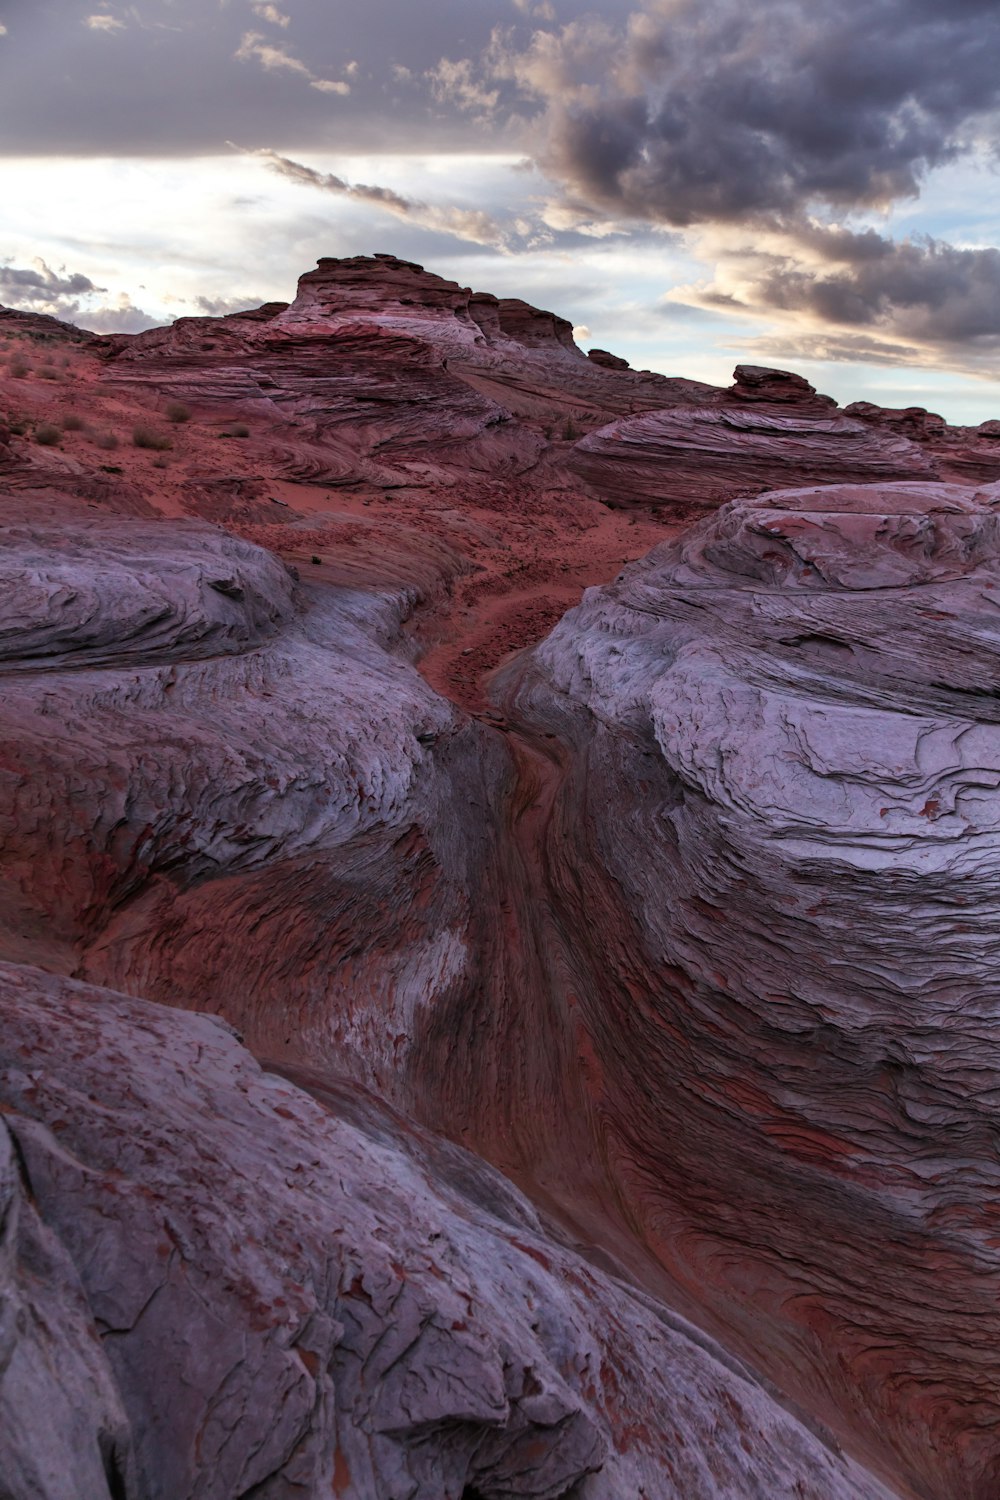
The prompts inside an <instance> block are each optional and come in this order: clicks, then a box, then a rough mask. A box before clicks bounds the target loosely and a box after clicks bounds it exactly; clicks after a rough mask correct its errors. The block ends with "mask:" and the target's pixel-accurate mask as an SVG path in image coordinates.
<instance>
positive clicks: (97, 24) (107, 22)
mask: <svg viewBox="0 0 1000 1500" xmlns="http://www.w3.org/2000/svg"><path fill="white" fill-rule="evenodd" d="M83 24H84V26H87V27H89V29H90V30H91V31H124V29H125V22H124V21H119V20H118V18H117V16H86V17H85V18H84V22H83Z"/></svg>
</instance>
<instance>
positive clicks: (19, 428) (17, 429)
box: [10, 419, 28, 437]
mask: <svg viewBox="0 0 1000 1500" xmlns="http://www.w3.org/2000/svg"><path fill="white" fill-rule="evenodd" d="M10 430H11V432H12V433H13V434H14V436H15V437H24V434H25V433H26V432H27V430H28V424H27V422H22V421H21V420H20V419H18V420H17V421H16V422H11V423H10Z"/></svg>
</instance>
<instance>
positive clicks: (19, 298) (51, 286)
mask: <svg viewBox="0 0 1000 1500" xmlns="http://www.w3.org/2000/svg"><path fill="white" fill-rule="evenodd" d="M106 291H107V287H103V286H95V285H94V283H93V282H92V281H91V279H90V277H89V276H84V275H82V274H81V273H80V272H79V271H74V272H67V271H66V270H65V269H62V270H59V271H53V270H52V268H51V267H50V266H47V265H46V264H45V262H44V261H37V262H36V263H35V265H34V266H10V265H7V266H3V265H0V303H3V304H5V305H6V306H8V307H15V308H18V309H19V310H21V311H26V312H36V313H45V314H47V315H48V316H49V317H53V318H60V319H62V321H63V322H65V323H75V324H77V326H78V327H81V328H89V329H90V330H91V331H92V332H94V333H139V332H140V331H141V330H142V329H143V328H153V327H155V326H156V322H157V320H156V319H155V318H151V317H150V316H149V314H148V313H146V312H143V310H142V308H141V307H136V306H135V305H134V304H133V303H132V302H131V301H130V299H129V298H128V297H122V298H120V299H119V300H118V303H117V305H115V306H113V307H106V306H105V307H93V306H88V307H86V308H84V306H83V304H81V301H80V299H81V298H90V297H92V296H96V295H99V294H101V293H103V292H106Z"/></svg>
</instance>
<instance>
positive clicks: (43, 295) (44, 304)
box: [0, 261, 106, 312]
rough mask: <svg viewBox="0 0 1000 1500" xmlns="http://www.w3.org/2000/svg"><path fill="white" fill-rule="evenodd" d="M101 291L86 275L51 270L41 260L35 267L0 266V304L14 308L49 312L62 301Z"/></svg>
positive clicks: (102, 289) (103, 288)
mask: <svg viewBox="0 0 1000 1500" xmlns="http://www.w3.org/2000/svg"><path fill="white" fill-rule="evenodd" d="M105 290H106V288H105V287H100V286H95V285H94V283H93V282H92V281H91V279H90V277H89V276H82V275H80V273H79V272H75V273H73V274H72V275H67V273H66V272H65V271H61V272H60V271H53V270H52V269H51V268H50V267H49V266H47V265H46V264H45V262H44V261H39V262H38V263H37V265H35V266H0V302H6V303H8V304H10V305H15V304H16V305H17V306H18V307H28V308H34V309H35V310H38V311H42V312H49V311H50V310H51V309H52V308H53V307H55V306H56V305H61V304H62V303H63V302H64V301H65V299H66V298H77V297H81V296H83V295H84V293H86V292H103V291H105Z"/></svg>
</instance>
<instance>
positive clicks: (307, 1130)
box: [0, 965, 888, 1500]
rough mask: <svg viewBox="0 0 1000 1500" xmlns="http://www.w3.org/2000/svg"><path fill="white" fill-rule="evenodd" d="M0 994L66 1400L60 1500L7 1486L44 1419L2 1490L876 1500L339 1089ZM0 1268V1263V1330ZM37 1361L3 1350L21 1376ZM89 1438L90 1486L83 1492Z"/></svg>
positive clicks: (489, 1179) (478, 1175)
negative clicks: (45, 1251)
mask: <svg viewBox="0 0 1000 1500" xmlns="http://www.w3.org/2000/svg"><path fill="white" fill-rule="evenodd" d="M0 996H2V1004H3V1010H4V1028H3V1032H2V1036H0V1107H2V1109H3V1113H4V1120H5V1132H4V1135H3V1137H2V1141H3V1143H4V1149H5V1150H6V1149H7V1144H8V1142H9V1140H10V1139H13V1140H14V1141H16V1143H17V1149H18V1153H19V1156H20V1159H21V1162H22V1175H23V1180H24V1183H25V1187H24V1188H22V1189H20V1193H21V1195H22V1197H23V1194H24V1193H25V1192H28V1191H30V1195H31V1199H32V1202H33V1204H34V1206H35V1207H34V1209H33V1211H32V1220H33V1223H34V1222H35V1215H36V1214H37V1216H38V1218H39V1219H40V1220H41V1221H42V1222H43V1223H44V1225H45V1229H44V1230H43V1231H38V1230H37V1229H36V1230H34V1231H33V1232H34V1233H36V1234H37V1233H39V1232H41V1233H43V1234H44V1235H45V1236H47V1238H48V1240H49V1241H52V1240H54V1239H55V1237H56V1236H58V1240H59V1242H60V1255H61V1258H60V1259H59V1260H58V1274H59V1275H60V1277H61V1278H62V1280H63V1282H64V1283H65V1284H66V1285H67V1286H68V1288H69V1290H68V1291H67V1293H66V1305H65V1312H64V1319H65V1321H64V1325H63V1327H62V1328H61V1329H60V1330H59V1332H60V1333H61V1335H62V1343H63V1349H64V1350H66V1346H67V1344H68V1345H69V1349H68V1350H67V1352H66V1353H64V1355H63V1358H66V1357H68V1355H69V1354H71V1353H74V1352H75V1353H76V1354H77V1357H78V1358H79V1359H80V1360H81V1361H83V1360H85V1359H89V1366H87V1367H85V1369H84V1370H82V1371H81V1372H80V1375H81V1378H83V1377H84V1376H91V1375H92V1376H93V1378H92V1380H91V1381H89V1382H88V1383H86V1384H84V1385H82V1386H81V1389H82V1390H86V1391H88V1392H89V1393H90V1395H91V1405H90V1408H89V1409H87V1408H84V1409H81V1410H79V1411H77V1412H73V1413H68V1414H67V1415H66V1422H67V1424H68V1423H69V1421H70V1418H71V1419H72V1422H73V1424H74V1429H75V1430H74V1432H73V1434H72V1435H73V1436H74V1437H75V1439H76V1441H77V1442H78V1444H79V1446H78V1449H77V1452H78V1456H79V1463H78V1465H77V1468H78V1478H77V1484H76V1487H75V1488H74V1487H70V1486H67V1485H62V1486H60V1485H59V1484H58V1483H55V1484H41V1485H38V1486H36V1487H35V1488H31V1487H29V1485H27V1484H23V1483H20V1482H19V1481H18V1480H17V1479H16V1478H15V1482H14V1486H13V1488H12V1489H11V1488H10V1487H9V1485H10V1476H12V1475H13V1476H18V1475H20V1474H21V1473H22V1471H23V1472H27V1468H26V1467H25V1468H24V1469H23V1470H22V1467H21V1466H27V1465H28V1464H30V1463H34V1464H35V1465H36V1467H39V1466H41V1467H44V1464H45V1463H46V1461H49V1462H50V1465H51V1467H52V1468H53V1470H55V1471H58V1472H59V1473H61V1472H62V1469H63V1464H64V1463H65V1455H64V1453H63V1454H61V1453H60V1448H59V1444H60V1442H61V1441H62V1439H63V1433H62V1432H61V1431H60V1429H59V1426H58V1423H53V1422H52V1420H51V1417H50V1416H48V1417H47V1418H46V1423H45V1429H46V1430H45V1431H44V1432H43V1431H41V1430H40V1425H39V1424H38V1423H37V1421H36V1422H35V1424H32V1423H30V1422H29V1423H27V1424H22V1423H19V1422H16V1421H10V1422H5V1423H4V1424H3V1426H2V1427H0V1473H2V1474H3V1476H4V1480H3V1481H2V1482H0V1487H2V1484H4V1483H6V1484H7V1485H8V1489H7V1493H12V1494H14V1495H17V1496H21V1495H29V1494H38V1495H44V1496H46V1497H48V1496H53V1497H56V1496H59V1497H62V1496H64V1495H65V1496H67V1497H70V1496H72V1497H76V1496H78V1495H79V1496H81V1497H82V1496H84V1495H86V1496H88V1500H98V1497H103V1496H105V1495H107V1496H109V1497H112V1500H118V1497H121V1496H127V1497H131V1496H142V1497H145V1500H181V1497H188V1496H190V1497H205V1500H208V1497H212V1500H230V1497H234V1496H237V1495H240V1496H244V1495H250V1494H253V1495H259V1496H266V1497H286V1496H287V1497H290V1496H292V1495H303V1494H304V1495H309V1496H317V1497H318V1496H320V1495H329V1494H331V1493H332V1494H334V1495H342V1496H351V1497H357V1500H459V1497H461V1496H462V1495H463V1494H469V1493H475V1494H478V1495H480V1496H482V1497H484V1500H508V1497H512V1496H531V1497H535V1500H557V1497H561V1496H570V1495H572V1496H580V1497H586V1500H598V1497H609V1500H610V1497H616V1500H617V1497H621V1500H634V1497H635V1496H637V1495H640V1496H641V1495H648V1496H650V1497H652V1496H667V1495H670V1496H674V1495H676V1496H678V1497H680V1496H685V1497H691V1496H702V1495H704V1496H709V1495H711V1496H715V1495H731V1496H734V1497H735V1496H739V1497H744V1496H747V1497H756V1496H759V1497H760V1500H765V1497H771V1496H774V1495H776V1494H789V1495H791V1494H796V1493H797V1494H802V1495H809V1496H812V1497H816V1500H827V1497H829V1500H848V1497H852V1500H853V1497H861V1496H865V1497H871V1500H875V1497H879V1496H882V1495H883V1494H887V1493H888V1492H883V1491H882V1490H881V1488H880V1487H879V1486H878V1485H876V1484H875V1483H874V1481H872V1480H871V1479H870V1478H869V1477H867V1476H865V1475H863V1474H862V1472H861V1471H860V1470H857V1469H856V1468H855V1467H854V1466H853V1465H852V1464H851V1463H850V1462H848V1461H847V1460H845V1459H844V1458H843V1457H841V1456H840V1455H839V1454H838V1453H837V1452H836V1451H835V1450H831V1448H829V1447H827V1446H825V1445H824V1443H823V1442H821V1441H820V1440H819V1439H818V1438H817V1437H816V1436H814V1435H813V1433H812V1432H811V1431H809V1430H808V1429H807V1428H806V1427H805V1426H804V1425H803V1424H802V1423H801V1422H800V1421H798V1420H796V1418H795V1417H794V1416H792V1415H791V1414H790V1413H789V1412H787V1411H786V1410H784V1409H783V1408H782V1407H781V1406H780V1405H778V1404H777V1402H776V1401H775V1400H774V1399H773V1397H772V1396H771V1395H769V1394H768V1393H767V1391H766V1390H764V1389H763V1388H762V1387H761V1386H760V1384H759V1383H758V1382H756V1381H755V1380H754V1379H753V1378H752V1377H751V1376H750V1375H749V1374H748V1373H747V1372H746V1371H745V1370H743V1369H741V1368H740V1366H739V1365H738V1363H736V1362H735V1361H733V1360H732V1359H731V1358H730V1357H728V1356H726V1355H725V1354H724V1353H723V1352H722V1351H721V1350H720V1349H718V1348H717V1347H714V1346H713V1345H712V1344H711V1342H710V1341H709V1340H707V1339H706V1338H705V1337H704V1336H703V1335H700V1334H698V1333H697V1332H696V1331H695V1330H694V1329H693V1328H690V1327H687V1326H685V1325H684V1324H683V1322H682V1321H681V1320H679V1319H676V1318H671V1317H670V1316H669V1315H668V1314H666V1313H665V1311H664V1310H663V1309H661V1308H659V1307H658V1306H657V1305H656V1304H655V1303H652V1302H651V1301H650V1299H648V1298H646V1297H644V1296H642V1295H641V1294H638V1293H636V1292H635V1291H632V1290H630V1289H628V1288H627V1287H625V1286H624V1285H622V1284H620V1283H618V1282H615V1281H614V1280H612V1279H611V1278H609V1277H608V1276H606V1275H605V1274H603V1273H602V1272H600V1271H597V1270H596V1269H594V1268H593V1267H591V1266H589V1265H587V1264H586V1263H585V1262H583V1261H581V1260H580V1259H579V1258H578V1257H577V1256H576V1255H574V1254H573V1253H572V1252H571V1251H569V1250H568V1249H566V1248H565V1247H564V1246H563V1245H561V1244H560V1243H559V1242H558V1240H557V1239H554V1238H553V1236H552V1234H551V1233H550V1232H547V1230H546V1228H545V1226H544V1225H543V1223H542V1222H541V1221H540V1220H539V1218H538V1216H537V1214H536V1212H535V1211H534V1209H532V1208H531V1206H530V1205H529V1203H528V1202H527V1201H526V1200H525V1199H524V1198H522V1197H521V1195H520V1194H519V1193H517V1192H516V1191H515V1190H514V1189H513V1188H512V1187H511V1186H510V1184H509V1183H507V1182H506V1181H505V1179H504V1178H502V1177H500V1175H499V1174H498V1173H496V1172H494V1171H493V1170H492V1169H490V1168H489V1167H487V1166H485V1164H483V1163H482V1162H480V1161H479V1160H478V1159H477V1158H475V1157H472V1156H470V1155H469V1154H468V1153H467V1152H464V1151H462V1150H461V1149H460V1148H458V1147H454V1146H449V1145H447V1144H445V1143H444V1142H441V1141H440V1140H438V1139H436V1138H434V1137H432V1136H428V1135H427V1134H426V1133H425V1132H423V1131H421V1130H419V1129H418V1128H416V1127H414V1126H412V1125H410V1124H408V1123H407V1122H406V1121H405V1120H404V1119H402V1118H401V1117H400V1116H398V1115H396V1114H395V1113H394V1112H392V1111H390V1110H388V1109H387V1108H386V1107H385V1106H384V1105H381V1104H380V1103H379V1102H378V1101H377V1100H376V1099H375V1098H374V1097H373V1096H371V1095H370V1094H368V1093H366V1092H365V1091H364V1090H360V1089H358V1088H357V1086H355V1085H351V1084H347V1083H343V1082H342V1083H341V1084H340V1085H336V1084H333V1083H331V1082H330V1081H329V1079H328V1080H327V1082H326V1083H325V1085H321V1086H319V1087H318V1088H317V1089H316V1093H317V1095H318V1097H312V1096H311V1095H310V1094H308V1093H306V1092H305V1091H304V1090H303V1089H301V1088H299V1087H297V1086H296V1085H295V1084H294V1083H292V1082H290V1081H289V1080H288V1079H286V1078H282V1077H279V1076H277V1075H276V1074H274V1073H268V1072H264V1071H262V1070H261V1068H260V1067H259V1066H258V1064H257V1063H256V1062H255V1061H254V1060H253V1058H252V1057H251V1056H250V1054H249V1053H248V1052H247V1051H246V1050H245V1049H244V1048H243V1047H242V1046H241V1045H240V1044H239V1042H238V1041H237V1040H236V1039H235V1037H234V1036H233V1035H232V1034H231V1033H230V1032H229V1030H228V1029H227V1028H225V1027H224V1025H223V1024H222V1023H221V1022H218V1021H216V1020H214V1019H213V1018H210V1017H205V1016H196V1015H193V1014H191V1013H188V1012H184V1011H176V1010H174V1011H172V1010H167V1009H165V1008H163V1007H161V1006H157V1005H154V1004H150V1003H147V1002H144V1001H141V1000H135V999H130V998H127V997H125V996H122V995H116V994H113V993H111V992H109V991H102V990H97V989H94V988H92V987H89V986H86V985H80V984H77V983H74V982H72V981H69V980H59V979H55V978H53V977H51V976H48V975H45V974H42V973H41V972H39V971H33V970H30V969H27V968H24V967H20V966H13V965H2V966H0ZM2 1161H3V1162H4V1168H3V1170H4V1173H5V1175H4V1177H3V1178H2V1189H3V1191H4V1193H5V1194H6V1201H7V1202H8V1203H9V1201H10V1197H11V1195H12V1194H16V1193H17V1192H18V1191H19V1190H18V1188H17V1186H16V1183H15V1182H13V1181H12V1178H13V1177H14V1173H13V1170H12V1169H11V1168H10V1167H9V1165H8V1163H9V1161H10V1157H9V1155H5V1156H4V1157H3V1158H2ZM10 1233H11V1231H10V1230H9V1229H8V1230H7V1231H6V1234H7V1236H8V1237H9V1235H10ZM62 1247H65V1248H62ZM35 1259H36V1265H37V1255H36V1258H35ZM10 1261H11V1256H10V1246H9V1244H7V1243H5V1244H4V1261H3V1266H4V1276H5V1278H6V1279H5V1280H4V1282H3V1283H0V1286H2V1289H3V1294H4V1299H5V1300H4V1309H5V1313H7V1312H8V1311H9V1310H12V1306H13V1302H12V1296H13V1295H16V1292H15V1291H14V1289H13V1288H12V1286H11V1282H10ZM76 1277H78V1278H79V1283H78V1284H77V1283H76ZM78 1286H82V1288H83V1291H84V1292H85V1294H86V1298H87V1300H88V1302H89V1309H90V1314H91V1317H92V1319H93V1324H92V1327H91V1328H90V1329H89V1330H87V1329H85V1328H84V1327H83V1326H81V1319H80V1306H81V1304H82V1298H81V1296H80V1293H79V1290H78ZM56 1306H57V1307H59V1310H60V1311H61V1312H62V1311H63V1308H62V1304H56ZM15 1320H16V1314H15ZM9 1322H10V1318H9V1316H8V1317H7V1318H6V1319H5V1325H4V1329H5V1331H4V1345H2V1346H0V1348H3V1349H4V1350H5V1351H6V1358H7V1359H8V1360H10V1359H11V1355H10V1352H9V1349H10V1342H11V1336H10V1333H9V1331H8V1330H7V1328H6V1324H8V1323H9ZM95 1334H96V1335H99V1339H98V1338H97V1337H95ZM74 1338H75V1339H76V1340H77V1341H78V1342H79V1343H80V1344H81V1345H82V1348H81V1349H80V1350H79V1351H77V1350H75V1349H74V1345H73V1343H72V1339H74ZM38 1343H39V1340H38V1339H37V1337H36V1339H35V1341H34V1342H33V1343H31V1342H26V1341H25V1339H24V1336H23V1334H22V1335H21V1336H20V1339H19V1336H18V1334H17V1333H15V1334H14V1352H13V1358H14V1359H15V1360H20V1361H21V1368H22V1370H23V1367H24V1365H25V1364H26V1363H27V1362H28V1361H32V1360H34V1361H35V1362H36V1363H39V1362H41V1360H42V1358H43V1357H44V1354H45V1353H46V1350H45V1348H44V1346H43V1347H42V1348H41V1349H39V1348H38ZM109 1372H110V1375H111V1376H112V1377H113V1381H114V1382H115V1383H116V1384H117V1388H118V1390H119V1391H120V1393H121V1402H122V1405H123V1406H124V1409H125V1412H126V1413H127V1417H128V1427H127V1428H126V1427H125V1424H124V1422H123V1420H122V1414H121V1410H120V1408H119V1407H118V1406H117V1404H116V1402H115V1399H114V1385H113V1384H112V1381H111V1380H110V1379H109V1378H108V1377H109ZM43 1378H44V1371H42V1372H41V1373H40V1375H39V1378H38V1383H37V1385H36V1386H35V1388H34V1390H32V1391H29V1390H28V1388H27V1386H26V1385H25V1383H24V1381H23V1380H17V1381H15V1380H13V1379H12V1371H11V1367H10V1366H9V1365H8V1368H7V1370H6V1371H5V1372H4V1376H3V1378H2V1379H0V1401H5V1402H7V1403H9V1402H10V1400H11V1399H12V1398H13V1399H15V1400H16V1399H17V1398H18V1397H19V1396H20V1397H22V1398H23V1397H26V1396H28V1395H36V1396H37V1395H43V1394H45V1391H46V1388H45V1386H44V1385H43V1384H42V1380H43ZM102 1390H103V1391H104V1402H103V1403H101V1401H100V1399H99V1397H100V1393H101V1391H102ZM3 1409H4V1414H5V1415H7V1414H8V1412H9V1406H4V1408H3ZM15 1415H16V1413H15ZM109 1436H110V1437H112V1438H113V1441H114V1443H115V1450H114V1451H115V1452H116V1453H118V1454H119V1455H120V1467H119V1468H118V1470H117V1478H116V1480H115V1484H114V1485H112V1484H111V1483H110V1481H109V1482H107V1483H105V1482H102V1479H101V1477H99V1470H98V1469H97V1468H96V1467H95V1465H96V1461H97V1453H98V1451H99V1448H100V1445H101V1444H102V1443H103V1444H104V1448H105V1451H110V1450H109V1449H108V1440H109ZM61 1457H62V1459H63V1464H61V1463H60V1458H61ZM88 1458H89V1460H90V1471H89V1475H88V1471H87V1468H86V1463H87V1460H88Z"/></svg>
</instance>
